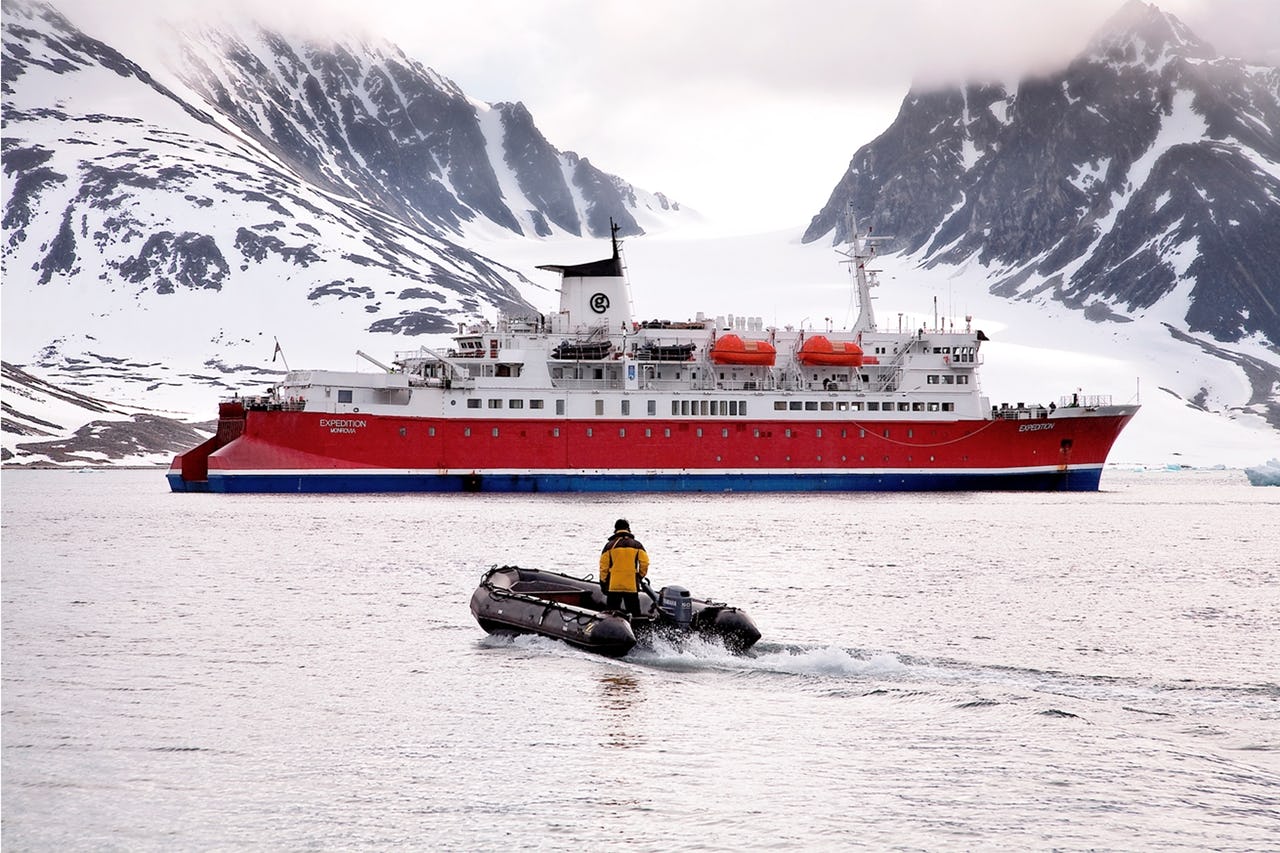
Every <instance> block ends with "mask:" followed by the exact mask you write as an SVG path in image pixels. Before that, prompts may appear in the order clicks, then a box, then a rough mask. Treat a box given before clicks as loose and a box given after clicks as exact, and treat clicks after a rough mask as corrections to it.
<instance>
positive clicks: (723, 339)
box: [711, 335, 778, 367]
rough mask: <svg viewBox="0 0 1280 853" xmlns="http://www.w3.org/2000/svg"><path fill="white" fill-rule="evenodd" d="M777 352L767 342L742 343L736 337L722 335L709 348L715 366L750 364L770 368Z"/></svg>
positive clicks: (741, 340)
mask: <svg viewBox="0 0 1280 853" xmlns="http://www.w3.org/2000/svg"><path fill="white" fill-rule="evenodd" d="M777 356H778V351H777V350H776V349H774V347H773V344H771V343H769V342H768V341H744V340H743V339H742V338H740V337H738V336H737V335H722V336H720V337H719V338H717V339H716V342H715V345H714V346H712V347H711V360H712V361H713V362H715V363H716V364H750V365H759V366H763V367H770V366H772V364H773V362H774V359H775V358H777Z"/></svg>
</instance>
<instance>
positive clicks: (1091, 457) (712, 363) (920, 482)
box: [168, 227, 1138, 492]
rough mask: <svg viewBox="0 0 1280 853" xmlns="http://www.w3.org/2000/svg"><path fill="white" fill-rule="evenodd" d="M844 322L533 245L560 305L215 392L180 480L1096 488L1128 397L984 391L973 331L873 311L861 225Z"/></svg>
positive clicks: (637, 487) (420, 485) (777, 488)
mask: <svg viewBox="0 0 1280 853" xmlns="http://www.w3.org/2000/svg"><path fill="white" fill-rule="evenodd" d="M851 233H852V235H853V236H852V237H851V242H850V245H849V247H848V249H847V251H844V252H843V254H844V255H845V256H846V257H847V259H848V261H847V262H848V263H849V264H850V265H851V267H852V270H853V278H854V286H855V288H856V296H857V304H858V312H859V313H858V318H857V320H856V322H855V323H854V326H853V327H852V328H851V329H849V330H844V331H840V332H832V331H830V330H825V331H822V332H815V331H814V330H812V329H809V330H806V329H804V328H799V329H795V328H791V327H788V328H785V329H778V328H773V327H769V328H766V327H764V325H763V323H762V322H761V321H760V319H759V318H754V317H734V316H732V315H730V316H728V317H727V318H725V317H717V318H715V319H702V316H701V315H699V319H698V320H697V321H696V322H681V323H676V322H658V321H654V322H638V321H637V320H636V319H635V318H634V317H633V316H632V314H631V299H630V293H629V287H628V284H627V279H626V274H625V269H624V264H623V259H622V255H621V252H620V249H619V243H618V236H617V228H616V227H615V228H614V230H613V237H612V248H613V253H612V256H611V257H609V258H606V259H604V260H600V261H594V262H589V263H582V264H572V265H557V266H542V267H539V269H543V270H548V271H552V272H557V273H559V274H560V277H561V286H560V309H559V312H558V313H556V314H554V315H550V316H539V317H507V316H501V315H499V316H498V318H497V321H496V322H495V323H488V322H485V323H483V324H480V325H475V326H470V327H460V328H459V330H458V334H457V336H456V337H455V338H454V342H455V346H454V347H453V348H452V349H450V350H449V351H448V352H438V351H434V350H431V349H428V348H425V347H424V348H420V349H418V350H415V351H412V352H403V353H398V354H397V355H396V357H395V359H394V361H393V364H392V365H390V366H388V365H384V364H381V363H380V362H378V361H376V360H375V359H373V358H372V357H370V356H367V355H365V354H364V353H360V355H362V356H364V357H365V358H366V359H368V360H369V361H370V362H372V363H373V364H374V365H376V366H377V367H378V368H379V370H378V372H376V373H375V372H340V371H330V370H293V371H289V372H288V373H287V374H286V375H285V377H284V379H283V381H281V382H280V383H278V384H277V385H275V386H274V387H273V388H272V389H271V390H270V391H269V392H268V393H267V394H265V395H263V396H252V397H243V398H240V397H237V398H233V399H231V400H224V401H223V402H222V403H221V404H220V407H219V420H218V427H217V432H216V434H215V435H214V436H213V437H212V438H210V439H209V440H208V441H206V442H204V443H203V444H201V445H200V446H198V447H196V448H193V449H192V450H189V451H187V452H186V453H183V454H181V455H179V456H177V457H176V458H175V459H174V460H173V464H172V466H171V467H170V469H169V473H168V478H169V484H170V486H171V488H172V489H173V490H174V491H213V492H413V491H465V492H486V491H492V492H535V491H548V492H586V491H652V492H667V491H671V492H676V491H700V492H705V491H729V490H740V491H774V492H787V491H906V490H921V491H934V490H990V489H1022V490H1038V491H1049V490H1062V491H1089V490H1096V489H1097V488H1098V483H1099V479H1100V477H1101V475H1102V468H1103V465H1104V463H1105V462H1106V459H1107V454H1108V452H1109V451H1110V449H1111V446H1112V444H1113V443H1114V442H1115V440H1116V438H1117V436H1118V435H1119V434H1120V431H1121V430H1122V429H1124V426H1125V424H1127V423H1128V422H1129V420H1130V419H1131V418H1132V417H1133V416H1134V414H1135V413H1136V412H1137V410H1138V406H1137V405H1136V404H1124V405H1113V404H1112V403H1111V400H1110V398H1107V397H1100V396H1088V397H1086V396H1082V395H1080V394H1078V393H1077V394H1071V395H1068V396H1065V397H1062V398H1061V399H1060V400H1059V401H1058V402H1057V403H1050V404H1049V405H1047V406H1042V405H1024V404H1022V403H1018V404H1016V405H1008V404H1003V405H991V403H990V402H989V400H988V399H987V398H986V397H985V396H983V395H982V392H981V388H980V386H979V382H978V368H979V365H980V363H981V358H980V348H981V344H982V342H983V341H984V340H986V337H985V335H983V333H982V332H981V331H980V330H973V329H972V328H970V326H971V322H970V321H968V320H966V325H965V328H964V330H963V331H955V329H954V327H952V328H950V329H945V328H942V329H935V330H928V329H924V328H921V329H918V330H916V331H908V332H903V331H901V330H899V331H897V332H892V331H886V330H882V329H880V328H879V327H878V326H877V324H876V321H875V315H874V311H873V310H872V304H871V295H870V288H871V287H872V286H873V285H874V284H875V283H876V282H875V271H874V270H872V269H869V268H868V263H869V262H871V261H872V260H873V258H874V254H875V243H876V241H877V240H879V239H881V238H871V237H869V235H867V234H860V233H859V232H858V231H857V230H856V228H851Z"/></svg>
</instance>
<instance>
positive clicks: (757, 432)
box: [400, 427, 915, 438]
mask: <svg viewBox="0 0 1280 853" xmlns="http://www.w3.org/2000/svg"><path fill="white" fill-rule="evenodd" d="M498 429H499V428H498V427H492V428H491V429H490V431H489V434H490V435H492V436H493V437H494V438H497V437H498V434H499V433H498ZM400 434H401V435H404V434H405V430H404V429H403V428H401V430H400ZM435 434H436V428H435V427H429V428H428V429H427V435H428V436H430V437H432V438H434V437H435ZM695 434H696V436H697V437H698V438H702V437H703V430H702V427H698V428H697V429H696V430H695ZM882 434H883V435H884V437H885V438H889V430H888V429H885V430H882ZM462 435H463V437H464V438H470V437H471V427H463V428H462ZM782 435H783V437H784V438H795V437H797V436H798V435H800V430H798V429H791V428H787V429H784V430H783V431H782ZM813 435H814V437H815V438H822V428H821V427H818V428H817V429H815V430H814V431H813ZM586 436H587V438H593V437H595V429H594V428H593V427H587V429H586ZM551 437H552V438H559V437H560V427H552V428H551ZM618 437H619V438H626V437H627V428H626V427H619V428H618ZM644 437H645V438H653V429H652V428H651V427H645V429H644ZM662 437H663V438H671V427H664V428H663V430H662ZM720 437H721V438H728V437H729V430H728V428H727V427H722V428H721V430H720ZM752 437H753V438H772V437H773V430H771V429H770V430H762V429H760V427H756V428H755V429H754V430H753V431H752ZM840 437H841V438H848V437H849V430H847V429H841V430H840ZM866 437H867V431H866V430H865V429H859V430H858V438H866ZM914 437H915V430H914V429H908V430H907V438H914Z"/></svg>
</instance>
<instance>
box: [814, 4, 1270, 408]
mask: <svg viewBox="0 0 1280 853" xmlns="http://www.w3.org/2000/svg"><path fill="white" fill-rule="evenodd" d="M851 205H852V207H853V208H854V210H856V211H859V212H862V213H863V215H864V222H865V223H866V224H869V225H871V226H872V227H873V228H874V229H875V231H876V232H878V233H884V234H892V235H894V236H895V238H896V239H895V241H894V244H893V245H894V249H895V250H900V251H903V252H906V253H909V254H911V255H912V256H913V257H914V258H915V259H916V260H917V262H918V263H920V264H921V265H922V266H926V267H935V266H945V267H950V268H954V269H957V270H960V269H964V268H966V267H969V266H980V267H981V268H983V269H984V270H985V271H986V282H987V286H988V287H989V288H990V290H991V292H992V293H996V294H1000V295H1003V296H1007V297H1009V298H1014V299H1019V300H1029V301H1033V302H1035V303H1038V304H1042V305H1047V304H1049V303H1050V302H1056V303H1060V304H1061V305H1065V306H1067V307H1069V308H1072V309H1078V310H1079V311H1080V312H1081V313H1082V314H1083V316H1084V317H1086V318H1088V319H1089V320H1092V321H1095V322H1098V323H1112V324H1127V323H1131V322H1135V321H1141V320H1143V319H1144V318H1145V319H1154V318H1160V319H1161V322H1163V323H1164V324H1165V334H1167V335H1169V336H1172V337H1174V338H1177V339H1179V340H1181V341H1183V342H1184V343H1185V345H1186V347H1185V349H1186V352H1187V356H1188V358H1190V357H1191V356H1192V355H1195V354H1199V352H1201V351H1203V352H1205V353H1209V354H1212V355H1214V356H1216V357H1219V358H1223V359H1226V360H1228V361H1231V362H1235V363H1237V364H1238V365H1239V368H1240V370H1241V371H1243V373H1244V374H1245V375H1246V376H1248V378H1249V382H1250V384H1251V385H1252V391H1251V393H1250V394H1249V395H1248V400H1247V401H1243V400H1241V401H1238V403H1237V408H1239V409H1240V410H1242V411H1254V412H1257V413H1260V414H1262V415H1263V416H1264V417H1266V418H1267V419H1268V420H1269V421H1270V422H1271V423H1272V424H1273V425H1274V426H1276V427H1278V428H1280V369H1278V368H1277V365H1278V364H1280V359H1277V358H1276V356H1277V354H1278V353H1280V351H1278V350H1277V343H1278V342H1280V69H1276V68H1269V67H1257V66H1248V65H1245V64H1243V63H1241V62H1239V61H1237V60H1231V59H1223V58H1220V57H1218V56H1217V55H1216V53H1215V52H1214V50H1213V48H1212V47H1210V46H1209V45H1208V44H1206V43H1204V42H1203V41H1201V40H1199V39H1198V38H1197V37H1196V36H1195V35H1194V34H1193V33H1192V32H1190V31H1189V30H1188V29H1187V28H1186V27H1185V26H1184V25H1183V24H1182V23H1181V22H1180V21H1179V20H1178V19H1176V18H1175V17H1173V16H1171V15H1168V14H1165V13H1164V12H1162V11H1160V10H1159V9H1158V8H1156V7H1155V6H1152V5H1148V4H1146V3H1143V2H1139V0H1130V2H1128V3H1127V4H1126V5H1125V6H1124V7H1123V8H1121V9H1120V11H1119V12H1118V13H1117V14H1116V15H1115V16H1114V17H1113V18H1112V19H1111V20H1110V21H1109V22H1108V23H1107V24H1106V26H1105V27H1104V28H1103V29H1102V30H1101V31H1100V33H1099V34H1098V35H1097V36H1096V37H1095V39H1094V40H1093V42H1092V43H1091V44H1090V45H1089V46H1088V48H1087V49H1086V50H1085V51H1084V52H1083V53H1082V54H1081V55H1080V56H1079V57H1077V58H1076V59H1075V61H1073V62H1072V63H1071V64H1070V65H1069V66H1068V67H1067V68H1065V69H1063V70H1062V71H1060V72H1058V73H1055V74H1050V75H1048V76H1042V77H1034V78H1028V79H1024V80H1021V81H1020V82H1018V83H1017V84H1016V85H1001V84H970V85H965V86H960V87H955V88H943V89H931V90H927V91H926V90H919V91H912V92H911V93H910V94H909V95H908V96H907V98H906V100H905V101H904V102H903V104H902V108H901V111H900V112H899V114H898V116H897V119H896V120H895V121H894V123H893V125H892V126H891V127H889V128H888V129H887V130H886V131H885V132H884V133H883V134H881V136H880V137H878V138H877V139H875V140H874V141H873V142H871V143H870V144H868V145H866V146H864V147H863V148H861V149H860V150H858V151H857V153H856V154H855V155H854V157H853V160H852V162H851V163H850V164H849V168H848V171H847V172H846V174H845V175H844V177H843V178H842V179H841V180H840V182H839V183H838V184H837V186H836V187H835V189H834V191H833V192H832V194H831V197H830V199H829V200H828V201H827V203H826V205H825V206H824V207H823V208H822V210H821V212H819V213H818V214H817V215H816V216H815V217H814V218H813V221H812V222H811V223H810V225H809V228H808V230H807V231H806V232H805V236H804V239H805V240H806V241H817V240H822V239H824V238H825V239H831V240H833V241H835V242H839V241H841V240H843V238H844V236H845V233H846V225H845V212H846V210H847V209H848V208H849V207H850V206H851ZM1221 392H1222V389H1214V388H1197V387H1184V388H1183V389H1181V393H1184V394H1185V396H1186V397H1187V398H1188V399H1197V398H1198V399H1199V401H1200V402H1201V403H1205V402H1206V401H1210V400H1212V399H1213V398H1215V397H1219V396H1220V395H1221ZM1218 402H1219V403H1221V402H1222V401H1221V400H1219V401H1218ZM1240 404H1243V405H1240Z"/></svg>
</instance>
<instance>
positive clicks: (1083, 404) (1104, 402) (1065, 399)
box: [1058, 394, 1111, 409]
mask: <svg viewBox="0 0 1280 853" xmlns="http://www.w3.org/2000/svg"><path fill="white" fill-rule="evenodd" d="M1110 405H1111V395H1110V394H1070V395H1068V394H1064V395H1062V396H1061V397H1059V398H1058V408H1061V409H1071V408H1082V409H1097V408H1099V407H1101V406H1110Z"/></svg>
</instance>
